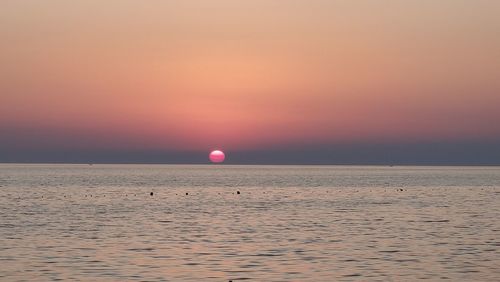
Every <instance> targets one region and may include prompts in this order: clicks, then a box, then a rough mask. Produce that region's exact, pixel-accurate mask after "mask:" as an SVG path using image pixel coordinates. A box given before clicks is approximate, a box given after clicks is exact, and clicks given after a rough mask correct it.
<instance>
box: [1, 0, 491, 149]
mask: <svg viewBox="0 0 500 282" xmlns="http://www.w3.org/2000/svg"><path fill="white" fill-rule="evenodd" d="M498 11H500V1H482V0H474V1H472V0H470V1H465V0H443V1H434V0H433V1H430V0H415V1H329V0H324V1H319V0H317V1H315V0H303V1H293V0H290V1H270V0H269V1H268V0H265V1H264V0H260V1H258V0H257V1H256V0H252V1H233V0H226V1H181V0H179V1H123V0H120V1H88V0H85V1H10V0H6V1H2V2H1V3H0V38H1V43H0V130H3V131H4V134H3V137H4V139H7V141H4V143H3V144H4V146H17V147H27V148H37V147H43V146H48V145H51V146H63V147H66V148H104V149H105V148H133V149H160V150H161V149H165V150H208V149H210V148H214V147H218V148H227V149H230V150H240V149H258V148H265V147H269V146H271V147H272V146H280V145H294V144H337V143H349V142H378V143H383V142H420V141H422V142H423V141H443V140H444V141H446V140H496V139H499V138H500V126H499V124H498V121H500V110H498V105H500V36H499V30H500V17H498ZM7 132H8V135H9V136H8V138H6V136H7ZM41 140H42V141H43V142H42V141H41ZM5 144H7V145H5Z"/></svg>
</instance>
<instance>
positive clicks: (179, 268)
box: [0, 164, 500, 281]
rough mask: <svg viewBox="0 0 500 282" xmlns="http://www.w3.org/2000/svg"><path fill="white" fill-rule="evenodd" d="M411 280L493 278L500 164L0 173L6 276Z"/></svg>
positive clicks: (2, 167) (1, 269) (2, 271)
mask: <svg viewBox="0 0 500 282" xmlns="http://www.w3.org/2000/svg"><path fill="white" fill-rule="evenodd" d="M401 189H402V190H403V191H401ZM237 191H240V194H238V193H237ZM151 192H153V193H154V194H153V196H151V195H150V193H151ZM186 193H188V195H186ZM419 279H429V280H442V279H448V280H449V281H500V168H499V167H398V166H395V167H377V166H373V167H361V166H228V165H207V166H194V165H193V166H188V165H185V166H183V165H93V166H90V165H48V164H47V165H24V164H0V280H1V281H56V280H64V281H229V280H232V281H246V280H248V281H414V280H419Z"/></svg>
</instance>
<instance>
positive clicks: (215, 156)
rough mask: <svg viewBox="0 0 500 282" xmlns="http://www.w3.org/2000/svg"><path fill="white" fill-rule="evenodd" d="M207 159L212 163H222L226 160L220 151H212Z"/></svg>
mask: <svg viewBox="0 0 500 282" xmlns="http://www.w3.org/2000/svg"><path fill="white" fill-rule="evenodd" d="M208 158H209V159H210V161H211V162H213V163H222V162H223V161H224V159H225V158H226V155H225V154H224V152H222V151H221V150H214V151H212V152H210V155H208Z"/></svg>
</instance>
